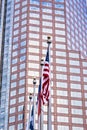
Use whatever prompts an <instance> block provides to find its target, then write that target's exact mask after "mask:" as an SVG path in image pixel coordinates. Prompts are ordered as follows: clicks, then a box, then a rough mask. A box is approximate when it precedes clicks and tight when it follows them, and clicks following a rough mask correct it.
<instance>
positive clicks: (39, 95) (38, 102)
mask: <svg viewBox="0 0 87 130" xmlns="http://www.w3.org/2000/svg"><path fill="white" fill-rule="evenodd" d="M37 105H38V116H39V115H40V114H41V78H40V83H39V88H38V96H37Z"/></svg>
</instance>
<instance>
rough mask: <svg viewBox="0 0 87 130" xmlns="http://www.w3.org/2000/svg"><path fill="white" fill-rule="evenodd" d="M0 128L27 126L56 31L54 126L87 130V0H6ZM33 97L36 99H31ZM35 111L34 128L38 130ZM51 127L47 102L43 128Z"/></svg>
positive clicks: (54, 128)
mask: <svg viewBox="0 0 87 130" xmlns="http://www.w3.org/2000/svg"><path fill="white" fill-rule="evenodd" d="M0 29H1V32H0V33H1V39H0V41H1V43H0V44H1V45H0V46H2V54H3V56H2V62H3V63H2V84H1V104H0V130H26V123H27V120H28V117H29V103H30V102H29V94H30V93H33V78H34V77H36V81H37V84H36V88H35V92H36V93H35V94H36V97H37V93H38V86H39V78H40V60H41V58H42V57H43V58H44V57H45V55H46V50H47V36H51V40H52V44H51V117H52V130H78V129H79V130H86V129H87V6H86V0H84V1H83V0H48V1H47V0H2V4H1V27H0ZM32 102H33V101H32ZM37 120H38V118H37V113H36V123H35V130H38V121H37ZM46 129H47V106H44V116H43V130H46Z"/></svg>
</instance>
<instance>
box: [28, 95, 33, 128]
mask: <svg viewBox="0 0 87 130" xmlns="http://www.w3.org/2000/svg"><path fill="white" fill-rule="evenodd" d="M29 99H30V104H29V111H30V112H29V122H30V119H31V100H32V94H31V93H30V95H29ZM29 125H30V123H29ZM28 128H29V126H28Z"/></svg>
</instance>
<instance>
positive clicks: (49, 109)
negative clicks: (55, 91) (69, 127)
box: [47, 36, 52, 130]
mask: <svg viewBox="0 0 87 130" xmlns="http://www.w3.org/2000/svg"><path fill="white" fill-rule="evenodd" d="M47 44H48V47H49V66H51V65H50V44H51V37H49V36H48V37H47ZM49 75H51V71H50V74H49ZM51 129H52V127H51V86H50V80H49V100H48V130H51Z"/></svg>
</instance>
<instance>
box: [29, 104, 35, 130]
mask: <svg viewBox="0 0 87 130" xmlns="http://www.w3.org/2000/svg"><path fill="white" fill-rule="evenodd" d="M29 128H30V130H34V106H33V107H32V111H31V117H30V126H29Z"/></svg>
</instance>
